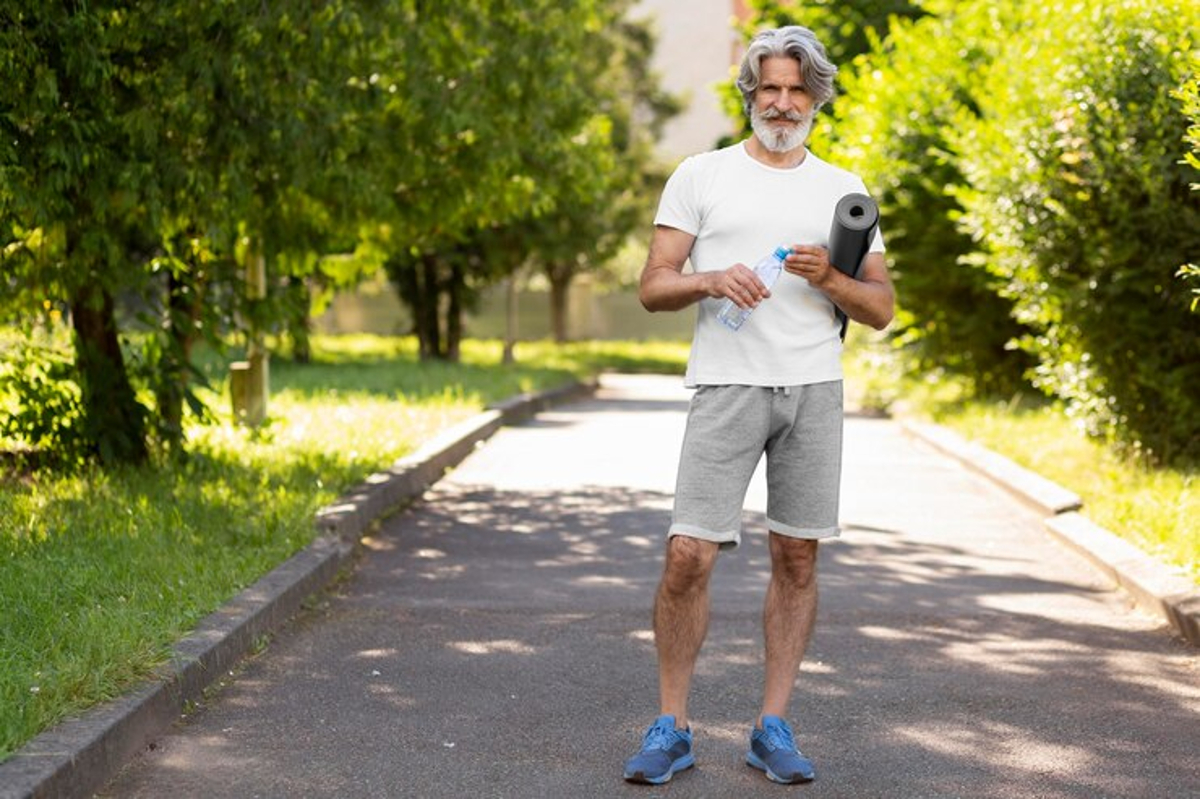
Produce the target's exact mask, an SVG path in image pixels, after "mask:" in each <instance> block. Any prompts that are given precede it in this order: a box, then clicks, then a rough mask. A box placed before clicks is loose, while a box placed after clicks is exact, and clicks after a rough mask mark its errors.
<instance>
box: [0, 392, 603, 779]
mask: <svg viewBox="0 0 1200 799" xmlns="http://www.w3.org/2000/svg"><path fill="white" fill-rule="evenodd" d="M597 385H598V383H597V382H596V381H595V380H588V381H581V382H574V383H569V384H566V385H564V386H561V387H558V388H555V389H550V390H547V391H543V392H538V393H534V394H521V395H518V396H516V397H512V398H510V399H508V400H505V401H503V402H500V403H497V404H495V405H493V406H490V407H489V408H488V409H487V410H485V411H484V412H482V413H480V414H477V415H476V416H474V417H472V418H471V419H468V420H466V421H465V422H462V423H461V424H458V425H455V426H454V427H451V428H449V429H447V430H446V431H444V432H442V433H441V434H439V435H437V436H436V437H435V438H434V439H432V440H430V441H429V442H427V443H426V444H424V445H423V446H421V447H420V448H418V449H417V450H416V451H415V452H413V453H411V454H410V455H408V456H406V457H404V458H401V459H400V460H398V461H396V462H395V463H394V464H393V465H392V466H391V468H389V469H388V470H387V471H384V472H380V473H377V474H373V475H371V476H370V477H368V478H366V480H364V481H363V482H362V483H359V484H358V485H357V486H355V487H353V488H351V489H350V490H349V491H348V492H346V493H345V494H343V495H342V496H340V497H339V498H338V499H337V500H336V501H335V502H334V503H332V504H330V505H327V506H325V507H323V508H321V509H320V510H318V511H317V513H316V514H315V516H314V519H313V522H314V525H315V526H316V528H317V530H318V535H317V537H316V538H315V539H314V540H313V541H312V543H310V544H309V545H308V546H307V547H305V548H304V549H302V550H300V551H299V552H297V553H296V554H295V555H293V556H292V557H290V558H288V559H287V560H286V561H284V562H283V563H282V564H280V565H279V566H277V567H276V568H274V569H272V570H271V571H270V572H268V573H267V574H266V575H264V576H263V577H262V578H260V579H259V580H258V581H256V582H255V583H254V584H253V585H251V586H250V587H248V588H246V589H245V590H243V591H241V592H240V593H238V594H237V595H236V596H235V597H234V598H233V599H231V600H230V601H229V602H227V603H225V604H224V605H222V606H221V607H220V608H218V609H217V610H216V611H214V612H213V613H211V614H210V615H208V616H206V617H205V618H204V619H203V620H201V621H200V623H199V624H198V625H197V626H196V629H195V630H194V631H193V632H191V633H189V634H188V635H186V636H185V637H184V638H182V639H181V640H180V641H179V642H177V643H176V644H175V646H174V648H173V650H172V657H171V660H170V661H169V662H168V663H167V664H165V665H164V666H163V667H162V669H161V670H160V676H159V677H158V679H156V680H154V681H153V682H150V683H149V684H146V685H143V686H141V687H138V688H136V689H134V690H132V691H130V692H129V693H128V694H125V695H124V696H121V697H118V698H117V699H114V700H112V701H110V702H106V703H104V704H101V705H98V706H96V707H94V708H92V709H90V710H88V711H85V712H84V713H82V714H81V715H79V716H77V717H74V718H71V719H67V720H65V721H63V722H61V723H60V724H57V725H55V726H54V727H51V728H50V729H48V730H46V731H44V732H43V733H41V734H40V735H38V736H37V737H35V738H33V739H32V740H31V741H29V742H28V743H26V744H25V746H23V747H22V748H21V749H19V750H17V751H16V752H15V753H14V754H13V755H12V756H11V757H9V758H8V759H7V760H5V761H4V762H2V763H0V799H41V798H42V797H89V796H92V795H93V794H94V793H95V792H96V791H98V790H100V789H102V788H103V787H104V786H105V785H106V784H108V782H109V781H111V780H112V778H113V777H115V776H116V774H117V773H118V771H120V769H121V768H123V767H124V766H125V765H126V764H127V763H128V762H129V761H130V760H132V759H133V757H135V756H136V755H137V754H138V753H140V752H141V751H143V750H144V749H145V748H146V747H147V746H149V745H150V744H151V742H152V741H153V740H154V739H155V738H157V737H159V736H160V735H161V734H162V733H163V731H165V730H166V729H167V728H168V727H170V725H171V724H173V723H174V722H175V721H176V720H177V719H178V718H179V717H180V715H181V714H182V713H183V711H184V709H185V707H186V705H187V704H189V703H192V702H196V701H199V700H201V699H202V698H203V695H204V692H205V691H206V690H207V689H208V688H209V687H211V686H212V685H213V684H214V683H216V682H217V681H218V680H219V679H220V678H221V677H222V676H223V675H225V674H227V673H229V671H230V669H231V668H232V667H233V666H234V665H235V664H236V663H238V662H239V661H240V660H241V659H242V658H244V657H245V655H246V654H247V653H248V652H250V651H252V650H253V649H254V648H255V646H256V645H257V644H258V642H259V641H260V640H261V639H262V638H263V637H264V636H268V635H271V634H273V633H274V632H275V631H277V630H278V629H279V628H280V627H281V626H282V625H283V624H284V623H285V622H287V621H288V620H289V619H290V618H292V617H293V616H294V615H295V614H296V612H297V611H298V610H300V608H301V607H302V604H303V602H304V601H305V600H306V599H307V598H308V597H309V596H311V595H312V594H314V593H316V592H318V591H320V590H322V589H323V588H325V587H326V586H327V585H328V584H329V583H330V582H331V581H332V580H333V579H334V578H335V577H336V576H337V575H338V573H339V572H340V571H341V569H342V568H343V567H344V566H345V565H346V564H347V563H348V562H349V561H350V560H351V558H352V557H353V556H354V554H355V553H356V552H357V550H358V548H359V539H361V537H362V536H363V534H364V533H365V532H366V531H367V530H368V529H369V528H370V527H371V525H372V524H374V523H375V522H376V521H377V520H378V519H380V518H382V517H384V516H387V515H388V514H390V513H392V512H394V511H396V510H398V509H399V508H400V507H402V506H403V505H405V504H407V503H408V502H410V501H411V500H413V499H416V498H418V497H420V496H421V494H422V493H424V491H425V490H426V489H427V488H429V487H430V486H431V485H433V484H434V483H436V482H437V481H438V480H439V479H440V478H441V477H442V475H443V474H444V473H445V472H446V471H447V470H449V469H451V468H453V467H454V466H455V465H457V464H458V463H460V462H461V461H462V460H464V459H465V458H466V457H467V456H468V455H470V454H471V452H472V451H473V450H474V449H475V448H476V447H477V446H479V445H480V444H482V443H483V442H484V441H485V440H487V439H488V438H489V437H491V436H492V435H493V434H494V433H495V432H496V431H497V430H498V429H500V427H501V426H503V425H505V424H513V423H516V422H519V421H522V420H524V419H527V418H529V417H531V416H533V415H534V414H536V413H537V412H539V411H541V410H545V409H546V408H549V407H551V406H553V405H557V404H561V403H566V402H571V401H574V400H577V399H581V398H584V397H586V396H589V395H591V394H592V393H593V392H594V391H595V390H596V387H597Z"/></svg>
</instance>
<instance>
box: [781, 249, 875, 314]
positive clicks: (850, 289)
mask: <svg viewBox="0 0 1200 799" xmlns="http://www.w3.org/2000/svg"><path fill="white" fill-rule="evenodd" d="M783 268H784V269H785V270H787V271H788V272H790V273H791V274H793V275H797V276H798V277H802V278H804V279H805V280H807V281H808V283H809V285H811V286H812V287H813V288H815V289H817V290H818V291H820V292H822V293H824V294H825V296H826V297H828V298H829V299H830V300H832V301H833V304H834V305H836V306H837V307H839V308H841V309H842V310H843V311H845V312H846V315H847V316H849V317H850V318H851V319H853V320H854V321H855V322H858V323H860V324H864V325H870V326H871V327H873V328H875V329H876V330H883V329H884V328H885V327H887V326H888V324H889V323H890V322H891V321H892V317H893V316H895V306H896V291H895V289H893V288H892V279H891V278H890V277H889V276H888V270H887V264H886V263H885V262H884V260H883V253H881V252H873V253H868V254H867V257H866V258H865V259H864V260H863V265H862V267H861V268H860V269H859V270H858V277H857V278H852V277H850V276H849V275H846V274H844V273H842V272H841V271H839V270H838V269H837V268H836V267H834V266H833V264H831V263H830V262H829V250H827V249H825V248H824V247H817V246H813V245H807V244H797V245H795V246H793V247H792V252H791V253H789V254H788V257H787V259H786V260H785V261H784V264H783Z"/></svg>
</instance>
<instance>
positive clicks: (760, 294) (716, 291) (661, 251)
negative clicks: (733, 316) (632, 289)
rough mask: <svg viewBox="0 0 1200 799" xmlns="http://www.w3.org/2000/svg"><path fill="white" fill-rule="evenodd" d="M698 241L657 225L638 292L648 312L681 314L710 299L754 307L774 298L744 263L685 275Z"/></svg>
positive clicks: (673, 229)
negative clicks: (687, 264)
mask: <svg viewBox="0 0 1200 799" xmlns="http://www.w3.org/2000/svg"><path fill="white" fill-rule="evenodd" d="M695 241H696V237H695V236H693V235H692V234H691V233H685V232H684V231H682V230H679V229H678V228H673V227H667V226H666V225H656V226H655V228H654V237H653V238H652V239H651V241H650V254H649V255H648V256H647V257H646V268H645V269H643V270H642V282H641V287H640V288H639V290H638V298H639V299H641V301H642V305H643V306H644V307H645V308H646V310H647V311H678V310H680V309H682V308H686V307H687V306H689V305H691V304H692V303H694V302H699V301H700V300H703V299H706V298H708V297H729V298H731V299H732V300H733V301H734V302H735V303H737V304H738V307H741V308H751V307H753V306H755V305H758V303H759V301H760V300H762V299H763V298H764V297H769V296H770V295H771V292H769V291H767V287H766V286H764V285H763V283H762V281H761V280H759V279H758V276H757V275H755V274H754V271H753V270H752V269H750V268H749V267H747V266H745V265H744V264H734V265H733V266H731V267H729V268H728V269H725V270H723V271H719V272H693V273H692V274H688V275H685V274H683V265H684V263H685V262H686V261H687V259H688V255H690V254H691V252H692V244H693V243H694V242H695Z"/></svg>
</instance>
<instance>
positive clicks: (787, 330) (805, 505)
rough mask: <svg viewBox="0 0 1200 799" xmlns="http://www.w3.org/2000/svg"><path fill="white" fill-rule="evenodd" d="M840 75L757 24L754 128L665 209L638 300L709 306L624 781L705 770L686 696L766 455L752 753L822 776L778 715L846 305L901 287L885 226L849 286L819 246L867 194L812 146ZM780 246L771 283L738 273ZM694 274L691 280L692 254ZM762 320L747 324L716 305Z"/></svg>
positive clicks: (800, 645)
mask: <svg viewBox="0 0 1200 799" xmlns="http://www.w3.org/2000/svg"><path fill="white" fill-rule="evenodd" d="M836 74H837V68H836V67H835V66H834V65H833V64H832V63H830V62H829V60H828V58H827V56H826V54H825V48H824V47H823V46H822V45H821V43H820V42H819V41H818V40H817V39H816V37H815V36H814V35H813V33H812V31H810V30H808V29H807V28H802V27H799V26H788V27H784V28H779V29H775V30H768V31H764V32H762V33H760V34H759V35H758V36H756V37H755V38H754V40H753V41H752V42H751V44H750V46H749V47H748V49H747V52H746V56H745V59H744V60H743V62H742V65H741V71H740V74H739V77H738V81H737V83H738V88H739V89H741V91H742V95H743V97H744V98H745V108H746V112H747V114H748V115H749V117H750V121H751V125H752V128H753V131H754V132H753V135H752V136H750V138H748V139H746V140H745V141H743V142H741V143H739V144H736V145H733V146H731V147H727V148H724V149H721V150H717V151H714V152H708V153H703V154H700V155H696V156H692V157H691V158H688V159H686V160H685V161H684V162H683V163H682V164H680V165H679V167H678V168H677V169H676V171H675V173H674V174H673V175H672V176H671V178H670V180H669V181H668V182H667V185H666V188H665V189H664V190H663V194H662V198H661V200H660V203H659V207H658V213H657V215H656V217H655V220H654V223H655V229H654V235H653V239H652V241H651V244H650V252H649V256H648V258H647V260H646V266H645V269H644V271H643V273H642V280H641V291H640V296H641V300H642V304H643V305H644V306H645V307H646V308H647V309H648V310H650V311H674V310H679V309H682V308H685V307H687V306H690V305H691V304H693V303H699V304H700V307H699V312H698V314H697V320H696V328H695V335H694V338H693V342H692V348H691V356H690V358H689V360H688V368H687V374H686V377H685V383H686V385H687V386H689V387H694V388H695V389H696V391H695V394H694V396H693V399H692V403H691V407H690V409H689V412H688V421H687V429H686V432H685V435H684V441H683V450H682V453H681V455H680V462H679V472H678V478H677V484H676V491H675V509H674V513H673V517H672V523H671V527H670V529H669V531H668V536H667V545H666V559H665V565H664V569H663V574H662V580H661V582H660V583H659V587H658V591H657V594H656V596H655V603H654V634H655V645H656V649H657V652H658V672H659V699H660V711H659V716H658V718H657V719H656V720H655V721H654V723H653V724H652V725H651V726H650V728H649V729H648V730H647V732H646V734H645V736H644V738H643V741H642V747H641V750H640V751H639V752H637V753H636V754H635V755H634V756H633V757H631V758H630V759H629V760H628V761H627V762H626V764H625V772H624V776H625V779H627V780H629V781H631V782H642V783H651V784H661V783H664V782H666V781H668V780H670V779H671V777H672V776H673V775H674V774H675V773H677V772H679V771H681V770H683V769H686V768H689V767H690V766H692V765H693V764H694V763H695V758H694V755H693V752H692V730H691V727H690V726H689V724H688V711H687V700H688V691H689V687H690V683H691V678H692V672H693V669H694V666H695V663H696V658H697V655H698V654H699V651H700V646H701V644H702V643H703V641H704V637H705V634H706V632H707V628H708V582H709V576H710V575H711V573H712V569H713V566H714V564H715V562H716V558H717V553H718V551H720V550H722V549H731V548H733V547H736V546H737V545H738V543H739V541H740V537H741V514H742V505H743V502H744V499H745V493H746V488H747V486H748V484H749V481H750V477H751V475H752V474H753V472H754V470H755V468H756V466H757V464H758V462H759V460H760V459H761V457H762V455H763V454H764V453H766V456H767V482H768V486H767V487H768V501H767V526H768V528H769V535H768V540H769V549H770V554H771V579H770V583H769V585H768V586H767V589H766V599H765V607H764V611H763V633H764V642H765V649H766V657H765V660H766V664H765V674H764V690H763V698H762V706H761V708H760V712H759V715H758V717H757V719H756V720H755V723H754V725H753V727H752V728H751V730H750V736H749V738H750V743H749V751H748V752H747V754H746V761H747V763H748V764H749V765H751V766H753V767H755V768H757V769H760V770H761V771H763V772H764V773H765V774H766V776H767V777H768V778H770V779H771V780H774V781H775V782H780V783H795V782H808V781H809V780H812V779H813V778H814V775H815V772H814V769H813V765H812V763H811V761H809V760H808V758H806V757H805V756H804V755H803V754H802V753H801V752H800V750H799V748H798V747H797V745H796V743H795V740H794V738H793V733H792V730H791V728H790V727H789V725H788V723H787V722H786V721H785V720H784V719H785V716H786V715H787V708H788V703H789V700H790V698H791V693H792V688H793V685H794V682H795V679H796V675H797V673H798V671H799V668H800V661H801V659H802V658H803V655H804V650H805V647H806V645H807V643H808V639H809V636H810V634H811V632H812V628H813V622H814V619H815V616H816V609H817V583H816V564H817V542H818V541H819V540H820V539H822V538H830V537H833V536H836V535H838V533H839V528H838V493H839V484H840V477H841V444H842V368H841V352H842V343H841V338H840V335H839V333H840V322H839V320H838V319H837V318H836V316H835V306H836V308H840V309H842V311H844V312H845V313H846V314H848V315H849V317H850V318H851V319H854V320H855V321H858V322H861V323H864V324H868V325H870V326H871V327H874V328H877V329H882V328H883V327H885V326H886V325H887V324H888V323H889V322H890V321H891V318H892V314H893V305H894V294H893V290H892V286H891V281H890V279H889V278H888V273H887V268H886V266H885V264H884V258H883V241H882V237H880V236H879V235H878V234H877V235H876V238H875V240H874V242H873V244H872V245H871V246H870V252H869V254H868V255H867V257H866V259H865V261H864V263H863V265H862V268H861V269H860V271H859V273H858V276H857V279H855V278H851V277H848V276H847V275H845V274H843V273H842V272H840V271H838V270H837V269H836V268H833V267H832V266H831V264H830V262H829V253H828V250H827V248H826V246H825V245H826V244H827V243H828V242H827V239H828V235H829V229H830V224H831V221H832V219H833V215H834V208H835V206H836V205H837V203H838V201H839V200H840V199H841V198H842V197H844V196H845V195H847V194H850V193H855V192H865V187H864V185H863V182H862V181H861V180H860V179H859V178H858V177H856V176H855V175H853V174H850V173H849V172H846V171H843V170H841V169H838V168H836V167H833V166H831V165H829V164H828V163H826V162H825V161H822V160H821V159H820V158H817V157H816V156H815V155H813V153H811V152H809V151H808V150H807V148H806V147H805V141H806V139H807V137H808V133H809V131H810V129H811V126H812V122H813V116H814V115H815V113H816V112H817V110H818V109H820V107H821V106H822V105H823V104H824V103H826V102H827V101H828V100H829V99H830V98H831V97H832V96H833V78H834V76H835V75H836ZM781 245H783V247H785V248H786V250H787V253H786V259H785V261H784V264H783V270H782V274H781V275H780V277H779V279H778V280H777V281H775V282H774V284H773V285H772V286H771V287H770V288H768V287H767V285H765V284H764V282H763V281H762V280H761V279H760V278H759V277H758V276H757V275H756V274H755V272H754V271H753V270H752V269H750V268H749V267H747V266H746V263H753V262H754V261H756V260H758V259H759V258H761V257H762V256H764V255H767V254H769V253H771V252H772V251H774V250H776V249H777V248H779V247H780V246H781ZM689 258H690V259H691V263H692V267H693V269H692V271H691V272H690V273H687V274H685V273H684V271H683V266H684V263H685V261H687V260H688V259H689ZM726 300H731V301H732V302H733V303H734V304H736V305H737V306H738V308H741V309H753V314H752V315H751V316H750V317H749V318H748V319H747V320H746V321H745V323H744V324H743V325H742V326H741V327H740V328H739V329H737V330H732V329H730V327H728V326H726V325H724V324H722V322H721V321H720V320H719V319H718V311H719V309H720V306H721V305H722V303H724V302H725V301H726Z"/></svg>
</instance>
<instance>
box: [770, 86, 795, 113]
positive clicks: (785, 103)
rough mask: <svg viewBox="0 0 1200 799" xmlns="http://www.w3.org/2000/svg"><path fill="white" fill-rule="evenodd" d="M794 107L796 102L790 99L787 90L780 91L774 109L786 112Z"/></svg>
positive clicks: (790, 94)
mask: <svg viewBox="0 0 1200 799" xmlns="http://www.w3.org/2000/svg"><path fill="white" fill-rule="evenodd" d="M795 106H796V101H795V100H793V99H792V92H791V90H789V89H780V91H779V99H778V100H776V101H775V107H776V108H778V109H779V110H781V111H787V110H789V109H791V108H794V107H795Z"/></svg>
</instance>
